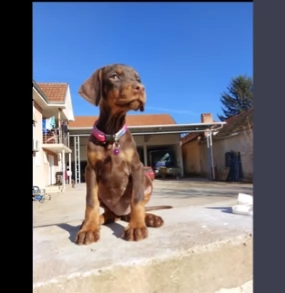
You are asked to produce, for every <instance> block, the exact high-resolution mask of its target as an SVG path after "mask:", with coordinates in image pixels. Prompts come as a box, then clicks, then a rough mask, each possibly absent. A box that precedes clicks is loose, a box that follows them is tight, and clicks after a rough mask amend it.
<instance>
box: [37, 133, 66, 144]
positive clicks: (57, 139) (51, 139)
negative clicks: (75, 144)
mask: <svg viewBox="0 0 285 293" xmlns="http://www.w3.org/2000/svg"><path fill="white" fill-rule="evenodd" d="M43 143H44V144H58V143H61V144H64V145H65V146H67V147H69V146H70V139H69V133H60V134H56V133H55V132H49V133H43Z"/></svg>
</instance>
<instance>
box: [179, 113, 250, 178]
mask: <svg viewBox="0 0 285 293" xmlns="http://www.w3.org/2000/svg"><path fill="white" fill-rule="evenodd" d="M211 121H213V118H212V114H210V113H205V114H202V115H201V122H202V123H205V122H211ZM225 122H226V124H225V125H224V126H223V128H221V129H219V128H216V131H215V132H214V133H213V137H212V149H213V151H212V160H213V162H214V167H215V168H214V173H215V174H214V177H215V178H216V179H217V177H218V175H219V173H220V172H221V171H222V170H223V169H224V167H225V154H226V153H227V152H231V151H232V152H236V153H240V159H241V169H242V174H243V179H244V180H249V181H251V180H252V177H253V109H251V110H249V111H246V112H243V113H241V114H239V115H237V116H234V117H231V118H230V119H228V120H226V121H225ZM206 137H207V133H206V132H200V133H190V134H188V135H187V136H185V137H184V138H182V140H181V146H182V157H183V163H184V170H185V174H188V175H200V176H204V177H211V176H210V175H211V174H209V160H210V159H211V154H210V153H209V148H208V146H207V142H206Z"/></svg>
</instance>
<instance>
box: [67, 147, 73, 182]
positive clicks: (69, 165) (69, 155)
mask: <svg viewBox="0 0 285 293" xmlns="http://www.w3.org/2000/svg"><path fill="white" fill-rule="evenodd" d="M68 167H69V170H70V172H72V170H71V153H69V154H68ZM68 179H69V180H68V184H71V176H69V178H68Z"/></svg>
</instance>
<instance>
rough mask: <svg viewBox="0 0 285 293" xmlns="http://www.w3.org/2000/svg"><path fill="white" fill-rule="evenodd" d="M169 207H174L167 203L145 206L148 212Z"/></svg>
mask: <svg viewBox="0 0 285 293" xmlns="http://www.w3.org/2000/svg"><path fill="white" fill-rule="evenodd" d="M167 209H173V206H166V205H164V206H163V205H161V206H150V207H145V211H146V212H150V211H157V210H167Z"/></svg>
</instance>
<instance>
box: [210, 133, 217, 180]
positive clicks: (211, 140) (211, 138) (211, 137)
mask: <svg viewBox="0 0 285 293" xmlns="http://www.w3.org/2000/svg"><path fill="white" fill-rule="evenodd" d="M209 143H210V155H211V170H212V180H215V179H216V174H215V163H214V154H213V132H212V131H210V139H209Z"/></svg>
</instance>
